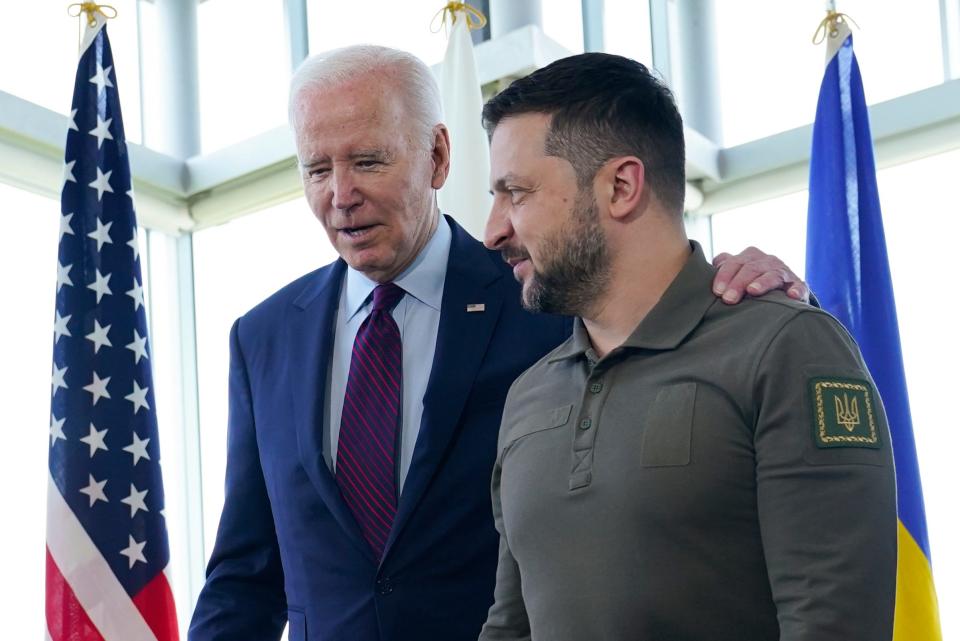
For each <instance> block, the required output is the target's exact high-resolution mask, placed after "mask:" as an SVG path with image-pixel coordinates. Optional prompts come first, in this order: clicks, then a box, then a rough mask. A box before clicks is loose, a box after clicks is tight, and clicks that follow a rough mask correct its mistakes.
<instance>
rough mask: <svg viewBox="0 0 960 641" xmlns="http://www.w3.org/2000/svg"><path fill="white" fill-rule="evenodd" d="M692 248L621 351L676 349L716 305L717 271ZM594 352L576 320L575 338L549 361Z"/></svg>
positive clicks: (694, 244) (693, 245) (700, 251)
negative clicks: (715, 281) (714, 289)
mask: <svg viewBox="0 0 960 641" xmlns="http://www.w3.org/2000/svg"><path fill="white" fill-rule="evenodd" d="M690 248H691V252H690V256H689V258H687V262H686V263H684V266H683V268H682V269H681V270H680V273H679V274H677V276H676V277H675V278H674V279H673V282H671V283H670V286H669V287H667V290H666V291H665V292H664V293H663V296H661V297H660V300H659V301H657V304H656V305H654V307H653V309H651V310H650V312H649V313H648V314H647V315H646V317H644V319H643V320H642V321H640V324H639V325H637V327H636V329H634V330H633V333H631V334H630V336H628V337H627V339H626V340H625V341H624V342H623V345H622V347H636V348H645V349H674V348H675V347H677V346H678V345H679V344H680V343H681V342H682V341H683V339H685V338H686V337H687V335H689V334H690V332H692V331H693V330H694V329H695V328H696V327H697V325H699V324H700V321H701V320H702V319H703V316H704V314H706V313H707V309H709V308H710V306H711V305H712V304H713V303H714V302H716V300H717V298H716V296H714V294H713V290H712V289H711V285H712V283H713V276H714V273H715V269H714V268H713V267H712V266H711V265H710V263H708V262H707V260H706V258H704V255H703V249H701V247H700V245H699V244H698V243H697V242H696V241H693V240H691V241H690ZM592 349H593V348H592V346H591V345H590V336H589V335H588V334H587V329H586V327H584V325H583V321H582V320H581V319H580V318H577V319H575V320H574V324H573V335H572V336H571V337H570V338H569V339H568V340H567V342H566V343H564V344H563V345H561V346H560V347H559V348H558V349H557V351H556V352H554V354H553V356H552V357H551V358H550V361H551V362H553V361H559V360H563V359H566V358H572V357H574V356H580V355H584V354H586V353H587V351H588V350H592Z"/></svg>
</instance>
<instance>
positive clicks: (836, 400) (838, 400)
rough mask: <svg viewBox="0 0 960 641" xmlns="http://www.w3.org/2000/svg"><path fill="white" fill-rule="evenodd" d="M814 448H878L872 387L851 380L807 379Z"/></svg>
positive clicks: (875, 409)
mask: <svg viewBox="0 0 960 641" xmlns="http://www.w3.org/2000/svg"><path fill="white" fill-rule="evenodd" d="M810 403H811V405H812V407H811V409H812V411H813V440H814V441H815V442H816V444H817V447H821V448H825V447H869V448H872V449H879V448H880V436H879V433H878V432H879V430H878V428H877V415H876V411H877V407H876V402H875V400H874V395H873V386H872V385H871V384H870V383H869V382H867V381H864V380H858V379H852V378H822V377H821V378H812V379H810Z"/></svg>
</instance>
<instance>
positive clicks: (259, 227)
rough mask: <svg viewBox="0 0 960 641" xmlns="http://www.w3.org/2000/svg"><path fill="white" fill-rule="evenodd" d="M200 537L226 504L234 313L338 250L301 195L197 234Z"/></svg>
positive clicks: (212, 531)
mask: <svg viewBox="0 0 960 641" xmlns="http://www.w3.org/2000/svg"><path fill="white" fill-rule="evenodd" d="M193 243H194V244H193V247H194V273H195V279H196V280H195V288H196V289H195V295H196V301H197V303H196V316H197V352H198V355H197V360H198V370H199V373H198V376H199V386H200V440H201V456H202V465H203V509H204V543H205V549H206V554H207V556H209V555H210V552H211V550H212V549H213V542H214V540H215V539H216V534H217V524H218V523H219V522H220V511H221V509H222V507H223V480H224V470H225V469H226V455H227V451H226V443H227V372H228V364H229V335H230V327H231V325H233V321H234V320H236V319H237V318H238V317H239V316H241V315H242V314H243V313H245V312H246V311H247V310H248V309H250V308H251V307H253V306H254V305H256V304H257V303H259V302H260V301H261V300H263V299H264V298H266V297H267V296H269V295H270V294H272V293H273V292H274V291H276V290H277V289H279V288H280V287H282V286H284V285H286V284H287V283H288V282H290V281H291V280H293V279H295V278H297V277H298V276H302V275H303V274H306V273H307V272H310V271H312V270H314V269H316V268H318V267H320V266H322V265H325V264H327V263H329V262H330V261H332V260H333V259H334V258H336V253H335V252H334V250H333V248H332V247H331V246H330V243H329V241H328V240H327V237H326V234H325V233H324V231H323V228H322V227H321V225H320V223H319V222H318V221H317V220H316V219H315V218H314V217H313V215H312V214H311V213H310V208H309V207H308V206H307V204H306V201H305V200H304V199H303V198H299V199H297V200H292V201H290V202H287V203H283V204H281V205H277V206H275V207H272V208H270V209H267V210H264V211H261V212H258V213H256V214H251V215H249V216H245V217H244V218H240V219H238V220H235V221H233V222H230V223H227V224H226V225H222V226H220V227H214V228H212V229H206V230H203V231H200V232H197V233H196V234H194V241H193Z"/></svg>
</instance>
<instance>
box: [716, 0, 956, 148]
mask: <svg viewBox="0 0 960 641" xmlns="http://www.w3.org/2000/svg"><path fill="white" fill-rule="evenodd" d="M838 6H839V9H840V11H843V12H844V13H847V14H849V15H850V16H852V18H853V19H854V20H855V21H856V22H857V24H858V25H859V26H860V28H859V29H858V28H857V27H855V26H852V27H851V29H852V31H853V43H854V50H855V51H856V54H857V60H858V62H859V63H860V71H861V73H862V74H863V84H864V87H865V91H866V96H867V102H868V103H870V104H873V103H877V102H882V101H884V100H889V99H890V98H894V97H896V96H901V95H903V94H906V93H909V92H911V91H917V90H919V89H923V88H925V87H929V86H931V85H935V84H938V83H940V82H943V58H942V54H941V46H940V40H941V38H940V5H939V3H938V2H937V1H936V0H919V1H918V2H913V3H911V4H910V7H909V10H908V11H906V12H904V11H898V10H895V9H893V8H892V7H891V6H890V5H888V4H884V3H880V2H870V1H869V0H844V2H841V3H838ZM822 7H823V3H822V2H821V3H811V2H784V3H776V4H774V3H770V2H765V1H764V0H743V1H741V2H731V3H724V4H723V7H722V8H720V7H719V5H718V9H717V11H716V29H717V56H718V59H717V67H718V69H717V72H718V75H719V78H718V82H717V86H718V87H719V89H720V96H719V98H720V108H721V119H722V128H723V144H724V145H725V146H728V147H729V146H733V145H737V144H740V143H742V142H746V141H748V140H754V139H756V138H760V137H761V136H765V135H769V134H772V133H776V132H778V131H784V130H786V129H791V128H793V127H797V126H800V125H803V124H806V123H810V122H813V116H814V114H815V112H816V107H817V96H818V94H819V91H820V81H821V79H822V77H823V62H824V56H825V51H826V50H825V46H824V45H822V44H821V45H819V46H813V44H812V43H811V38H812V36H813V32H814V30H815V29H816V27H817V23H818V22H819V21H820V20H821V19H822V18H823V17H824V16H825V15H826V14H825V13H824V12H823V11H822ZM906 22H909V26H906ZM894 42H896V45H895V46H893V43H894Z"/></svg>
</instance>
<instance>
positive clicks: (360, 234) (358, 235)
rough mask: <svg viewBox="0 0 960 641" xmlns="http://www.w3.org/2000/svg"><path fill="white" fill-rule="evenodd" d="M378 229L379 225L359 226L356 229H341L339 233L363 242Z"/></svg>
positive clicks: (338, 230)
mask: <svg viewBox="0 0 960 641" xmlns="http://www.w3.org/2000/svg"><path fill="white" fill-rule="evenodd" d="M376 227H377V225H358V226H355V227H340V228H339V229H337V232H338V233H340V234H343V235H345V236H347V237H348V238H351V239H353V240H361V239H363V238H365V237H366V236H368V235H370V233H371V232H372V231H373V230H374V229H375V228H376Z"/></svg>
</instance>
